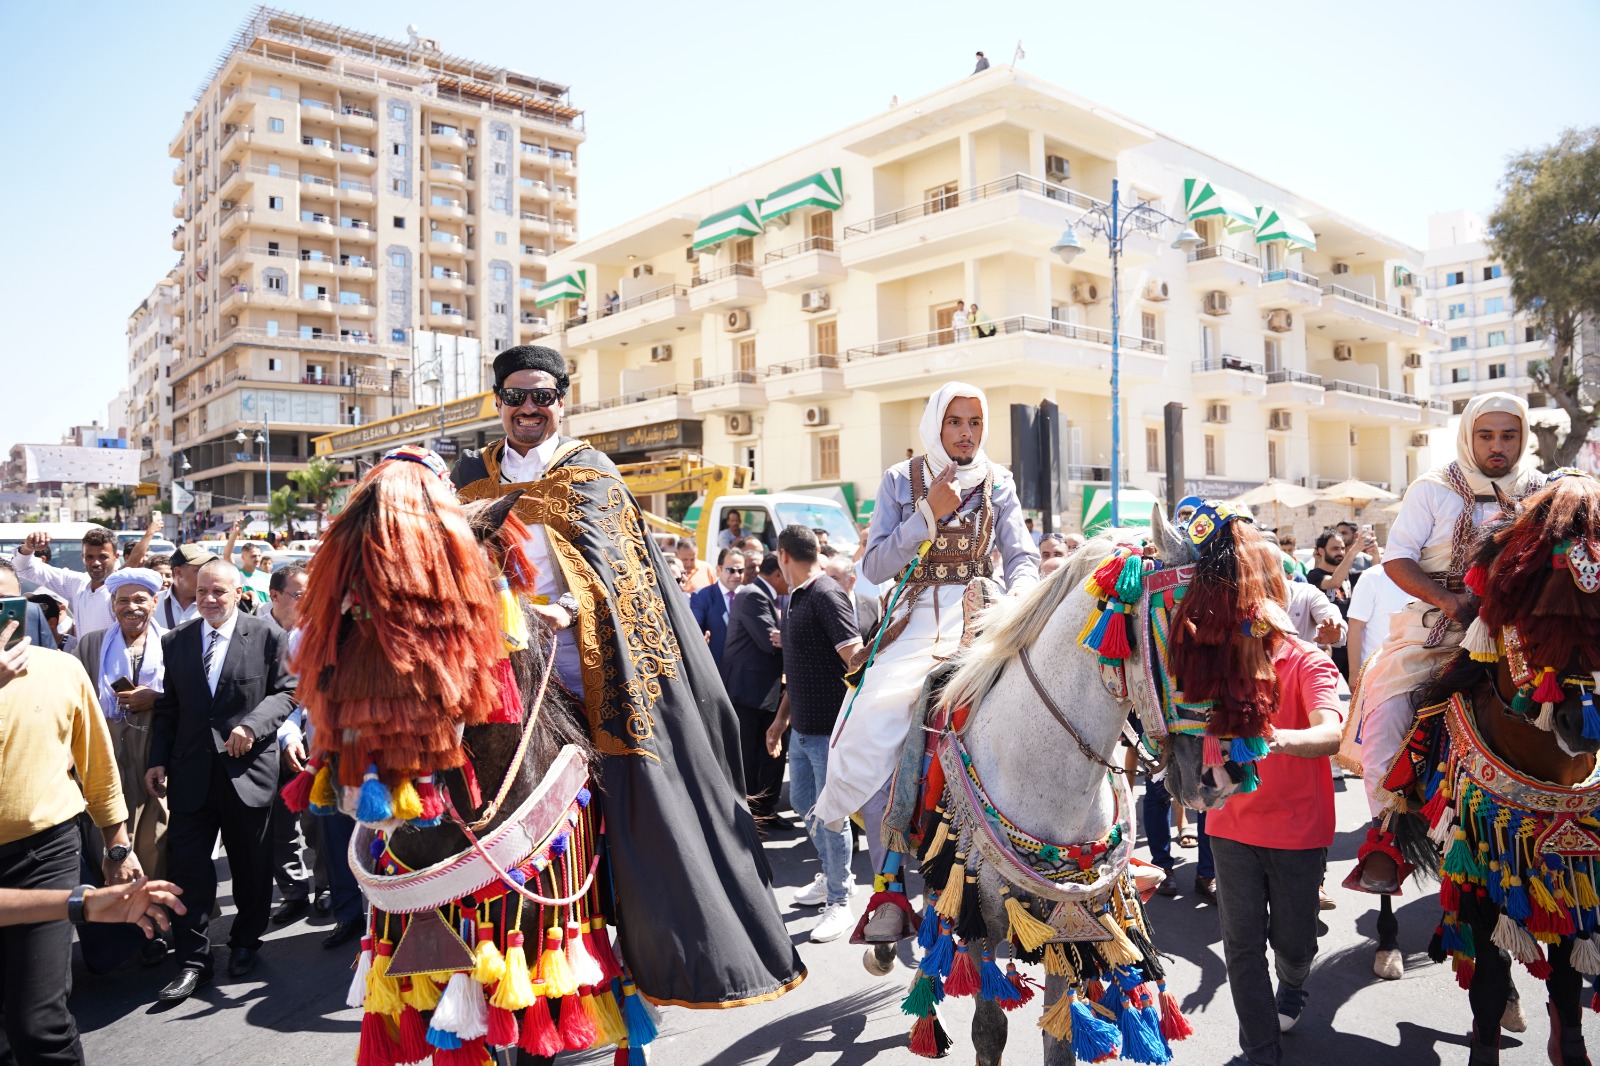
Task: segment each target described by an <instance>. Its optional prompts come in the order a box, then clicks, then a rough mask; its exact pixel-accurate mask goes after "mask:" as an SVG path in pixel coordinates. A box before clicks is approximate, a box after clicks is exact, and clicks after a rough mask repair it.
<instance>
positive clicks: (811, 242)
mask: <svg viewBox="0 0 1600 1066" xmlns="http://www.w3.org/2000/svg"><path fill="white" fill-rule="evenodd" d="M831 251H833V238H832V237H812V238H810V239H808V240H803V241H801V242H800V243H799V244H791V245H789V247H787V248H779V249H778V250H777V251H776V252H768V253H767V258H766V260H765V261H766V262H768V263H776V262H779V261H780V260H784V259H789V258H791V257H793V256H797V255H804V254H805V253H806V252H831Z"/></svg>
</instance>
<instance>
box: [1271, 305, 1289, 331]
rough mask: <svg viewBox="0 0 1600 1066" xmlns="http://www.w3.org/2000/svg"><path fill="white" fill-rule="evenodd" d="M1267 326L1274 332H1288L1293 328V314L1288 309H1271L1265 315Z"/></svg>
mask: <svg viewBox="0 0 1600 1066" xmlns="http://www.w3.org/2000/svg"><path fill="white" fill-rule="evenodd" d="M1267 328H1268V329H1270V330H1271V331H1272V332H1274V333H1288V332H1289V331H1290V330H1292V329H1294V314H1293V313H1292V312H1289V311H1283V310H1278V311H1273V312H1272V313H1271V314H1269V315H1268V316H1267Z"/></svg>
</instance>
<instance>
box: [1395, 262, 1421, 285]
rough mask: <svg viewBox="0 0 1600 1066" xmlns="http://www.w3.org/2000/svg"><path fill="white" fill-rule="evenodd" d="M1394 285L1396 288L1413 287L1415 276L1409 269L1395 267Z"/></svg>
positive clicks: (1415, 281) (1415, 280)
mask: <svg viewBox="0 0 1600 1066" xmlns="http://www.w3.org/2000/svg"><path fill="white" fill-rule="evenodd" d="M1394 283H1395V287H1396V288H1399V287H1402V286H1405V285H1415V284H1416V283H1417V276H1416V275H1415V274H1413V273H1412V272H1411V271H1410V269H1409V268H1407V267H1402V266H1397V267H1395V268H1394Z"/></svg>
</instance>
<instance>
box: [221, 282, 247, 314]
mask: <svg viewBox="0 0 1600 1066" xmlns="http://www.w3.org/2000/svg"><path fill="white" fill-rule="evenodd" d="M249 302H250V286H248V285H235V286H233V287H232V288H229V289H224V290H223V291H222V299H221V300H219V301H217V313H218V314H223V315H236V314H238V313H239V312H240V311H241V310H242V309H243V308H244V305H245V304H248V303H249Z"/></svg>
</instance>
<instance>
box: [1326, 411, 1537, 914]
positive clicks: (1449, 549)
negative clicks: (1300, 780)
mask: <svg viewBox="0 0 1600 1066" xmlns="http://www.w3.org/2000/svg"><path fill="white" fill-rule="evenodd" d="M1543 484H1544V476H1543V475H1542V474H1540V473H1539V471H1538V465H1537V463H1536V462H1535V460H1534V458H1533V456H1531V455H1530V454H1529V433H1528V408H1527V405H1526V404H1525V403H1523V401H1522V400H1521V399H1519V398H1518V397H1516V396H1512V395H1510V394H1508V393H1504V392H1490V393H1485V394H1484V395H1482V396H1478V397H1475V398H1474V399H1473V400H1472V401H1471V402H1470V403H1468V404H1467V407H1466V410H1465V411H1463V412H1462V414H1461V428H1460V430H1459V432H1458V433H1457V435H1456V458H1455V460H1454V461H1453V462H1450V463H1447V464H1446V465H1444V466H1442V467H1438V468H1436V469H1434V470H1430V471H1429V472H1428V473H1426V474H1424V475H1423V476H1422V477H1420V478H1418V479H1417V480H1416V481H1414V482H1412V483H1411V487H1410V488H1409V489H1407V490H1406V495H1405V500H1404V502H1403V503H1402V504H1401V505H1400V513H1399V515H1398V516H1397V517H1396V519H1395V523H1394V527H1393V528H1392V529H1391V530H1390V531H1389V543H1388V544H1387V545H1386V546H1385V548H1384V554H1383V569H1384V573H1385V574H1387V575H1388V577H1389V578H1390V579H1391V580H1393V581H1394V583H1395V584H1396V585H1398V586H1400V588H1401V590H1402V591H1404V592H1406V593H1409V594H1410V595H1411V597H1412V600H1411V602H1410V603H1408V604H1407V605H1406V607H1405V608H1404V609H1402V610H1400V611H1398V612H1396V614H1395V615H1394V618H1393V621H1392V622H1391V623H1390V628H1389V634H1388V637H1387V639H1386V640H1385V641H1384V644H1383V647H1382V649H1381V650H1380V651H1379V652H1378V654H1377V655H1376V656H1375V657H1374V659H1373V661H1372V663H1371V664H1370V666H1369V667H1368V669H1366V670H1365V671H1363V673H1362V679H1361V691H1360V693H1359V700H1360V705H1359V706H1358V707H1357V708H1356V716H1358V717H1359V720H1360V738H1361V765H1362V775H1363V778H1364V781H1365V784H1366V789H1367V804H1368V806H1369V808H1370V809H1371V811H1372V815H1373V817H1374V819H1379V818H1381V817H1382V815H1383V814H1384V813H1385V811H1387V810H1388V809H1389V808H1390V806H1391V803H1392V797H1391V796H1390V795H1389V794H1388V793H1387V792H1386V791H1385V790H1384V788H1383V778H1384V777H1385V775H1386V774H1387V773H1388V771H1389V767H1390V765H1391V764H1392V763H1393V762H1394V759H1395V756H1396V755H1398V754H1399V752H1400V748H1401V746H1402V745H1403V744H1404V743H1405V740H1406V737H1407V736H1408V735H1409V732H1410V727H1411V722H1412V708H1411V690H1412V689H1413V688H1415V687H1416V686H1417V685H1419V684H1421V683H1422V682H1423V681H1425V680H1426V679H1427V678H1428V676H1429V675H1430V674H1431V673H1432V672H1433V670H1434V669H1435V668H1436V667H1437V666H1439V664H1440V663H1442V662H1444V661H1445V660H1447V659H1449V658H1450V657H1451V656H1452V655H1454V654H1455V652H1456V649H1457V648H1458V647H1459V646H1460V644H1461V639H1462V636H1463V635H1464V634H1465V632H1466V629H1467V626H1468V625H1470V624H1471V622H1472V619H1473V618H1474V617H1475V616H1476V615H1477V613H1478V600H1477V597H1476V596H1474V595H1473V594H1472V593H1471V592H1469V591H1467V590H1466V589H1465V588H1464V587H1463V586H1462V583H1461V579H1462V576H1463V575H1464V574H1465V573H1466V568H1467V558H1468V556H1469V554H1470V548H1471V546H1472V540H1473V536H1474V534H1475V532H1476V530H1477V528H1478V526H1480V525H1482V524H1483V523H1484V522H1486V521H1488V520H1489V519H1491V518H1493V517H1494V516H1496V515H1497V514H1499V512H1500V508H1499V504H1498V503H1497V502H1496V497H1495V490H1496V489H1499V491H1500V492H1501V493H1503V494H1505V495H1506V496H1507V497H1509V498H1511V499H1514V500H1515V499H1521V498H1522V497H1524V496H1526V495H1528V494H1529V493H1531V492H1534V491H1537V490H1538V489H1539V488H1540V487H1541V486H1542V485H1543ZM1380 837H1381V838H1383V839H1382V841H1380V840H1379V838H1380ZM1392 840H1393V838H1392V837H1390V836H1389V835H1388V834H1386V833H1383V832H1382V831H1381V828H1380V827H1379V826H1377V825H1375V826H1374V827H1373V831H1372V833H1370V834H1369V838H1368V844H1369V847H1364V848H1363V849H1362V850H1363V851H1364V852H1368V854H1366V855H1365V856H1364V858H1363V859H1362V861H1361V865H1360V867H1359V874H1360V876H1359V877H1352V886H1351V887H1357V884H1356V883H1357V882H1358V883H1359V887H1360V888H1362V889H1364V890H1366V891H1369V892H1378V893H1389V892H1394V891H1397V890H1398V889H1399V887H1400V886H1399V879H1398V876H1397V873H1398V870H1397V867H1396V864H1395V859H1394V856H1393V854H1392V853H1391V851H1390V850H1389V849H1390V847H1392ZM1376 843H1382V844H1384V845H1387V846H1383V847H1380V848H1372V847H1370V845H1373V844H1376Z"/></svg>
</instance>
